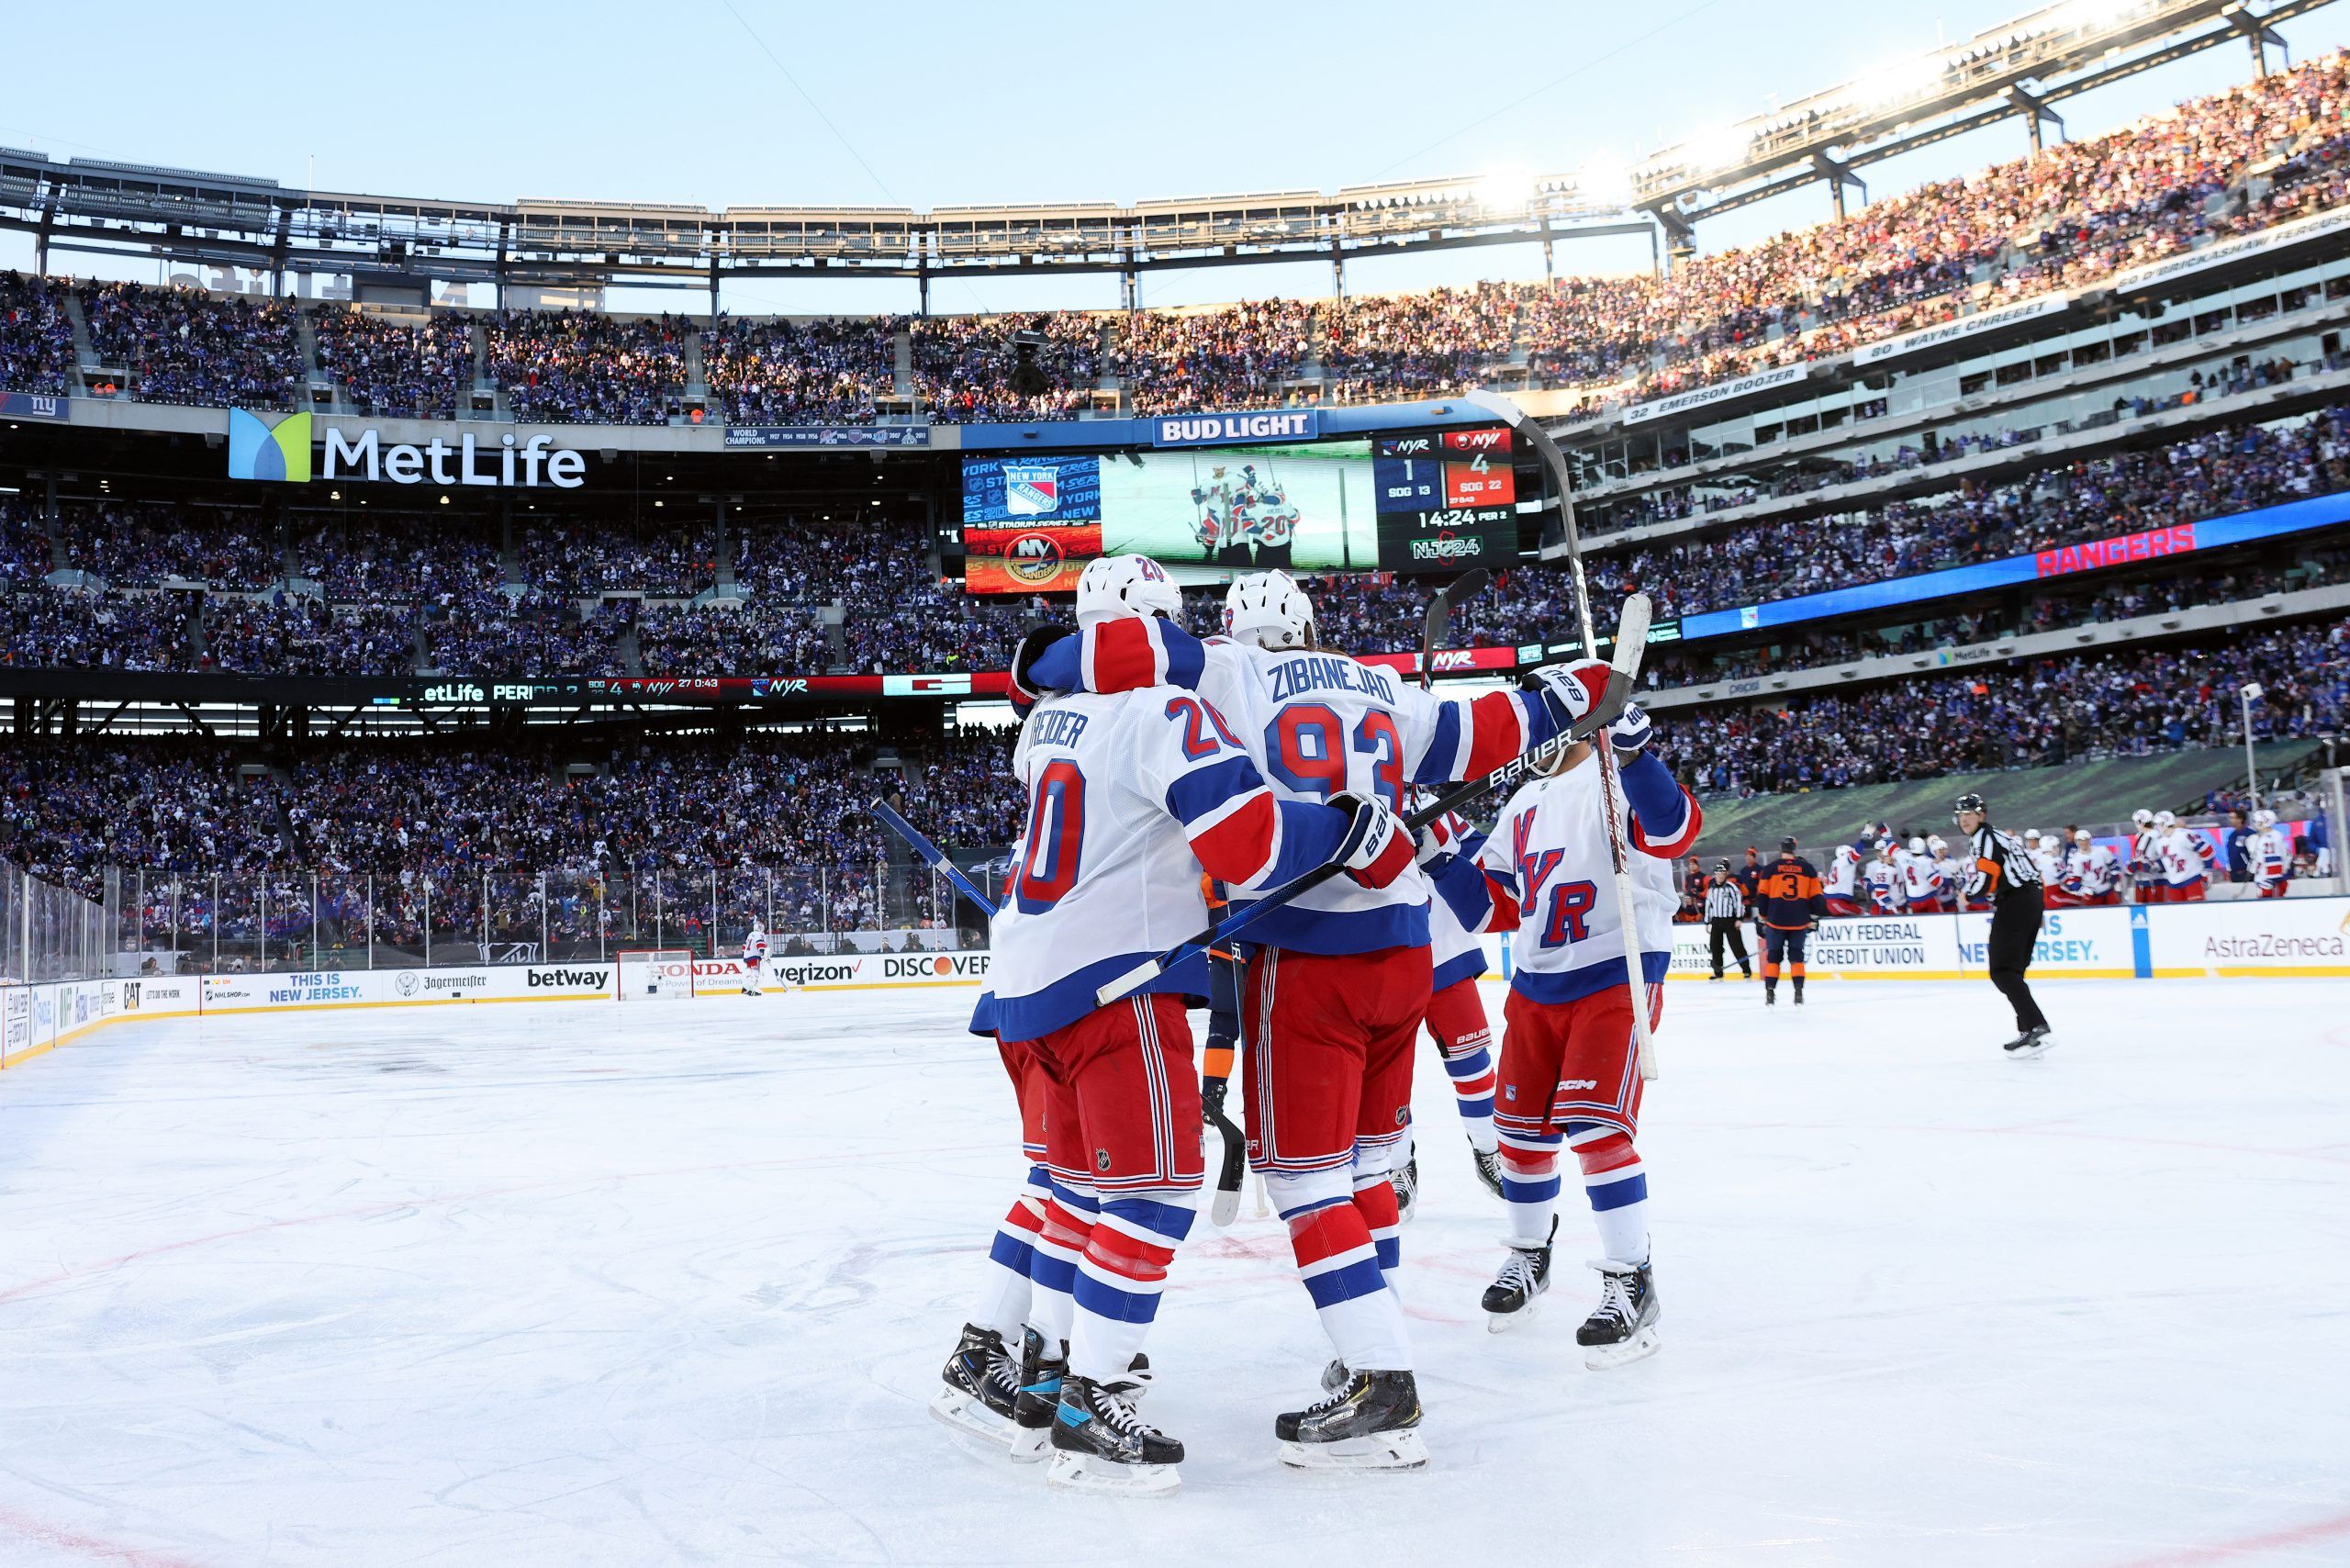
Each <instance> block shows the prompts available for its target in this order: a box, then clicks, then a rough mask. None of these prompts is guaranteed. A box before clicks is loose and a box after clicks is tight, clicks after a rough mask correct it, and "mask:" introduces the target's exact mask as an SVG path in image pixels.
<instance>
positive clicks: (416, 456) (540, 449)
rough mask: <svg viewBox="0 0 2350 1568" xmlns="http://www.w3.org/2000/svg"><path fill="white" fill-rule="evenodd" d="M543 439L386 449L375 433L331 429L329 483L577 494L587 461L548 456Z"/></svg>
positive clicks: (466, 440)
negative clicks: (546, 488)
mask: <svg viewBox="0 0 2350 1568" xmlns="http://www.w3.org/2000/svg"><path fill="white" fill-rule="evenodd" d="M551 444H552V443H551V442H549V441H548V438H547V437H545V436H543V435H534V436H532V438H531V439H530V440H528V441H526V442H517V441H516V440H515V439H514V438H513V437H512V436H510V435H508V436H501V437H499V438H498V449H497V450H495V451H492V452H485V451H481V450H479V449H477V448H476V445H475V442H474V438H473V436H472V435H471V434H470V433H468V434H465V435H463V436H460V437H459V438H458V439H457V441H456V442H455V444H454V445H452V444H451V443H450V442H445V441H443V440H442V439H441V438H440V437H439V436H434V437H433V438H432V439H431V441H429V442H425V443H424V444H423V445H422V446H408V445H404V444H397V443H395V444H391V445H386V444H384V443H383V442H382V441H381V439H380V438H379V437H378V436H377V434H376V432H375V431H372V430H370V431H360V432H359V438H358V439H357V440H356V441H353V440H351V439H350V438H348V437H346V436H345V435H344V434H343V433H342V432H341V431H339V430H336V429H334V428H333V427H332V426H329V427H328V428H327V451H326V472H325V477H327V478H329V479H366V480H371V481H372V480H387V481H389V482H390V483H392V484H395V485H481V486H487V487H489V488H492V489H496V488H498V487H509V488H521V489H526V490H528V489H536V488H537V487H539V486H540V485H542V484H545V485H552V486H554V487H555V488H556V489H558V490H576V489H577V488H578V487H580V486H582V485H584V484H586V483H587V482H588V459H587V458H586V457H585V456H584V455H582V454H579V453H576V452H571V451H568V450H550V446H551Z"/></svg>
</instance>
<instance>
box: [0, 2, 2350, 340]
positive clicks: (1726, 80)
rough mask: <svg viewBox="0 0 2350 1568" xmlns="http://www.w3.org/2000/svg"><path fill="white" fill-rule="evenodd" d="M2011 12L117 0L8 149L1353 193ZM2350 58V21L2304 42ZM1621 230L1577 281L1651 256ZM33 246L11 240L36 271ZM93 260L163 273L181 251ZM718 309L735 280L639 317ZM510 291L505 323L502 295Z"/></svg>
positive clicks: (9, 115) (539, 169) (1667, 118)
mask: <svg viewBox="0 0 2350 1568" xmlns="http://www.w3.org/2000/svg"><path fill="white" fill-rule="evenodd" d="M2028 8H2029V7H2028V6H2022V5H2017V4H2010V3H2007V0H1949V3H1947V4H1942V5H1939V6H1917V5H1904V4H1900V3H1899V0H1807V3H1805V4H1776V3H1773V4H1764V3H1762V0H1652V3H1651V4H1645V5H1638V6H1591V5H1587V4H1582V3H1572V0H1571V3H1565V4H1554V5H1549V6H1529V5H1509V4H1499V5H1493V6H1483V7H1479V6H1449V5H1429V4H1418V5H1397V4H1388V3H1385V0H1355V3H1351V4H1347V5H1333V4H1322V5H1304V6H1299V5H1291V6H1266V5H1261V4H1253V5H1243V4H1228V3H1225V0H1186V3H1185V4H1182V5H1163V6H1162V5H1154V6H1135V5H1108V4H1092V5H1063V4H1013V3H1009V0H996V3H994V4H990V5H969V4H963V5H940V4H930V3H927V0H896V3H894V4H865V5H828V6H793V5H789V4H784V3H782V0H670V3H668V4H666V5H658V6H648V5H617V4H608V3H605V0H573V3H570V4H565V5H559V6H558V5H542V4H527V5H526V4H515V3H499V0H489V3H487V4H484V5H480V6H473V7H451V8H446V9H442V8H435V7H425V8H414V7H409V8H399V7H394V8H389V9H386V8H384V7H380V6H370V7H360V6H319V5H316V4H310V5H303V6H282V5H271V4H245V5H239V6H229V7H226V8H216V9H214V10H211V11H207V10H204V9H203V8H200V7H198V8H194V9H191V8H190V7H189V6H186V5H185V4H173V5H168V6H166V5H160V4H151V3H149V0H108V4H106V5H105V6H101V7H98V8H96V9H94V10H84V9H81V8H79V7H74V6H35V5H31V4H17V5H14V6H7V7H6V8H5V10H0V50H5V52H6V54H7V56H9V57H10V60H11V69H10V70H9V72H8V73H7V74H8V88H7V91H6V94H5V95H0V142H5V143H6V145H10V146H16V147H28V148H32V149H35V150H38V151H44V152H47V153H49V154H50V155H51V156H53V157H54V156H60V155H69V156H86V157H99V158H116V159H122V160H126V161H129V162H151V163H166V164H173V165H177V166H181V167H188V168H197V169H207V170H213V171H218V172H223V173H233V174H253V175H260V176H263V177H267V178H273V179H276V180H278V181H281V182H283V183H285V184H286V185H295V186H299V185H304V184H306V183H308V184H310V185H315V186H316V187H317V188H319V189H322V190H341V191H359V192H369V193H375V194H389V195H416V196H464V197H476V198H480V199H486V200H511V199H514V198H516V197H521V196H554V197H574V198H588V197H592V198H597V199H602V200H616V201H647V202H686V203H692V204H697V205H701V206H707V207H722V206H725V205H727V204H729V203H750V202H761V203H776V204H783V205H790V204H797V203H849V204H857V205H865V204H875V205H902V206H910V207H945V206H953V205H957V204H962V203H985V202H999V201H1029V200H1046V201H1060V200H1107V201H1119V202H1125V201H1133V200H1136V199H1142V198H1148V197H1156V196H1187V195H1201V194H1210V193H1225V192H1237V191H1256V190H1288V189H1309V188H1310V189H1319V190H1324V191H1333V190H1337V188H1339V187H1340V186H1344V185H1360V184H1365V183H1369V182H1373V181H1378V180H1382V179H1404V178H1419V177H1440V176H1449V175H1457V174H1478V173H1484V172H1489V171H1494V170H1501V169H1514V170H1517V171H1521V172H1526V173H1544V172H1552V171H1564V170H1571V169H1573V168H1575V167H1577V166H1578V165H1580V164H1582V163H1583V162H1585V161H1587V160H1589V159H1591V158H1593V157H1595V156H1602V157H1612V158H1614V159H1617V160H1619V161H1625V162H1628V161H1630V160H1632V159H1634V158H1637V157H1638V156H1639V155H1640V154H1641V153H1643V152H1645V151H1652V150H1653V149H1655V148H1657V147H1658V146H1660V145H1663V144H1666V143H1669V142H1672V141H1675V140H1681V139H1682V138H1684V137H1685V136H1687V135H1689V134H1691V133H1692V132H1695V131H1697V130H1699V129H1703V128H1705V127H1707V126H1718V125H1722V124H1727V123H1729V122H1730V121H1732V120H1735V119H1738V118H1742V117H1744V116H1746V115H1749V114H1752V113H1758V112H1761V111H1762V110H1765V109H1767V108H1769V107H1770V106H1773V105H1774V104H1776V103H1779V102H1784V101H1785V100H1788V99H1791V98H1796V97H1799V96H1802V95H1805V94H1807V93H1809V92H1813V91H1817V90H1818V89H1820V88H1824V87H1829V86H1832V85H1834V84H1838V83H1840V82H1842V81H1845V80H1848V79H1850V78H1852V77H1854V76H1857V75H1862V74H1865V73H1868V72H1870V71H1871V70H1872V69H1875V68H1880V67H1884V66H1886V65H1888V64H1891V63H1893V62H1897V61H1900V60H1902V59H1904V58H1906V57H1909V56H1913V55H1915V54H1916V53H1918V52H1919V51H1920V50H1927V49H1930V48H1931V47H1933V46H1934V45H1935V44H1936V43H1937V42H1938V41H1955V40H1957V39H1963V38H1965V37H1969V36H1971V35H1973V34H1974V33H1975V32H1978V31H1980V30H1982V29H1984V28H1988V27H1991V26H1993V25H1996V24H1997V23H1999V22H2001V21H2004V20H2007V19H2008V18H2009V17H2014V16H2017V15H2019V14H2020V13H2021V12H2022V11H2023V10H2025V9H2028ZM2284 30H2285V32H2286V35H2287V37H2288V39H2289V40H2290V41H2291V43H2292V45H2293V53H2294V58H2295V60H2297V61H2299V60H2302V59H2306V58H2309V57H2310V56H2311V55H2312V54H2314V53H2317V52H2322V51H2324V50H2332V49H2334V48H2337V47H2341V46H2343V45H2344V44H2345V43H2350V4H2337V5H2333V6H2327V7H2325V8H2323V9H2321V10H2320V11H2318V12H2316V13H2315V14H2313V15H2312V16H2310V17H2305V18H2303V19H2302V20H2300V21H2299V22H2296V23H2293V24H2290V25H2288V27H2287V28H2285V29H2284ZM2250 71H2251V61H2250V58H2249V54H2248V51H2247V50H2245V49H2244V48H2243V47H2241V46H2227V47H2222V48H2221V49H2217V50H2209V51H2207V52H2205V53H2204V54H2201V55H2199V56H2197V57H2196V58H2195V59H2194V60H2192V61H2189V62H2182V63H2180V64H2178V65H2175V66H2171V67H2168V68H2166V69H2165V70H2162V71H2158V72H2154V73H2147V74H2146V75H2144V76H2142V77H2140V78H2137V79H2135V80H2133V81H2132V82H2129V83H2125V84H2121V85H2119V86H2116V87H2113V88H2109V89H2108V90H2106V91H2105V92H2104V93H2102V94H2097V95H2089V96H2087V97H2086V98H2082V99H2076V100H2074V101H2073V102H2071V103H2069V104H2067V105H2066V106H2065V118H2066V120H2067V122H2068V126H2069V128H2070V129H2071V130H2072V132H2073V133H2074V134H2075V135H2076V136H2080V135H2090V134H2095V133H2097V132H2098V131H2100V130H2105V129H2111V128H2113V127H2114V126H2116V125H2119V124H2121V123H2123V122H2125V121H2127V120H2129V119H2132V118H2136V117H2137V116H2139V115H2142V114H2143V113H2146V112H2148V111H2149V110H2152V109H2157V108H2160V107H2161V106H2164V105H2165V104H2168V103H2171V102H2175V101H2177V99H2179V98H2181V97H2186V96H2190V95H2195V94H2198V93H2202V92H2208V91H2210V90H2212V89H2214V88H2217V87H2221V86H2225V85H2227V84H2230V83H2232V82H2235V81H2239V80H2242V79H2243V78H2244V77H2245V76H2247V75H2248V74H2249V73H2250ZM2025 146H2026V143H2025V140H2024V131H2023V128H2022V126H2021V124H2020V122H2013V123H2009V124H2007V125H2003V126H2001V127H1998V128H1997V129H1993V130H1990V131H1985V132H1977V133H1975V135H1973V136H1970V137H1967V138H1963V139H1959V140H1953V141H1951V142H1947V143H1943V144H1942V145H1941V146H1939V147H1936V148H1931V149H1929V150H1927V151H1922V152H1919V153H1917V154H1913V155H1911V156H1910V157H1908V158H1906V159H1900V160H1896V161H1893V162H1888V163H1886V164H1880V165H1877V166H1876V167H1874V168H1873V169H1871V170H1869V171H1868V172H1867V173H1868V179H1869V183H1870V189H1871V194H1872V195H1873V196H1881V195H1886V194H1889V193H1891V192H1894V191H1897V190H1901V189H1905V188H1908V187H1909V186H1911V185H1916V184H1918V183H1919V182H1920V181H1922V180H1926V179H1930V178H1935V177H1938V176H1941V175H1944V174H1953V173H1957V172H1961V171H1964V170H1966V169H1970V168H1976V167H1981V166H1982V165H1984V164H1986V163H1988V162H1995V161H1997V160H2000V159H2005V158H2009V157H2014V156H2017V155H2018V154H2020V152H2021V151H2024V149H2025ZM1827 214H1828V202H1827V196H1826V194H1825V193H1824V191H1819V190H1811V191H1806V192H1803V193H1800V194H1798V195H1796V196H1788V197H1783V198H1781V199H1780V200H1778V201H1776V202H1774V203H1772V204H1768V205H1766V206H1763V207H1756V208H1753V209H1751V210H1750V211H1748V212H1744V213H1740V214H1735V215H1732V216H1730V217H1729V218H1721V219H1718V220H1716V221H1714V222H1713V223H1710V224H1707V225H1706V226H1705V227H1704V228H1702V229H1701V230H1700V239H1701V241H1702V242H1703V243H1704V244H1705V245H1706V246H1707V248H1708V249H1718V248H1721V247H1723V246H1727V245H1731V244H1736V243H1739V242H1741V241H1748V240H1751V239H1754V238H1756V237H1758V236H1759V235H1761V234H1762V233H1764V232H1768V231H1770V230H1776V229H1780V228H1785V227H1787V226H1790V225H1797V224H1803V223H1807V222H1813V221H1817V220H1818V219H1819V218H1823V217H1825V216H1827ZM1647 251H1648V247H1647V245H1646V243H1645V242H1643V241H1630V242H1612V243H1602V242H1585V243H1584V244H1583V245H1580V246H1577V247H1572V248H1570V249H1568V250H1566V251H1565V252H1562V253H1561V268H1562V270H1572V271H1596V270H1615V269H1621V268H1625V267H1629V266H1635V265H1640V264H1644V263H1645V262H1646V258H1647ZM29 254H30V249H29V245H28V244H27V243H25V242H24V241H22V239H21V237H19V236H15V235H0V263H14V264H23V263H26V262H27V261H28V259H29ZM57 264H58V265H59V266H60V267H73V268H76V269H79V270H84V271H93V272H99V273H102V274H106V275H119V276H130V277H144V278H147V279H149V280H152V279H153V278H154V276H155V274H156V269H155V267H154V264H153V263H145V264H144V265H143V267H142V266H139V265H134V266H131V267H129V268H124V267H120V266H114V267H108V266H106V265H105V264H104V263H98V262H96V261H95V260H94V259H92V258H88V257H80V256H75V257H61V258H60V259H59V261H58V263H57ZM1540 273H1541V255H1540V252H1539V250H1538V249H1536V248H1534V247H1531V246H1527V247H1508V248H1498V249H1494V250H1487V251H1477V252H1462V253H1456V254H1454V255H1450V256H1439V257H1428V258H1395V259H1393V260H1388V261H1383V262H1379V263H1359V264H1357V265H1355V266H1353V267H1350V268H1349V270H1348V287H1349V289H1350V290H1353V291H1371V290H1378V289H1390V288H1407V287H1415V286H1426V285H1428V284H1431V283H1440V282H1462V281H1467V280H1469V279H1472V278H1475V277H1480V276H1488V277H1526V276H1539V275H1540ZM1146 284H1147V293H1146V302H1147V303H1157V304H1184V303H1191V302H1194V301H1201V300H1214V299H1226V298H1233V297H1240V296H1244V295H1246V296H1257V297H1262V296H1264V295H1269V294H1276V293H1284V294H1293V295H1304V296H1319V295H1323V294H1326V293H1327V292H1328V291H1329V287H1330V274H1329V269H1328V268H1327V267H1326V266H1323V265H1319V264H1315V265H1292V266H1283V267H1268V268H1251V269H1232V270H1229V271H1217V270H1199V271H1192V272H1185V273H1179V274H1153V275H1151V276H1150V277H1148V278H1147V279H1146ZM1116 289H1117V285H1116V281H1115V279H1114V278H1110V277H1087V278H1079V279H1064V280H1041V281H1039V280H1030V279H1007V280H988V281H982V282H979V283H975V284H970V285H961V284H948V285H942V286H939V287H938V288H936V289H935V290H934V295H933V306H934V308H936V309H941V310H950V311H963V310H973V309H1028V308H1043V307H1046V306H1052V305H1063V306H1076V307H1109V306H1113V305H1114V304H1115V303H1116V302H1117V294H1116ZM665 298H666V300H667V301H668V302H671V303H674V304H676V305H677V306H679V307H681V308H688V309H691V308H699V304H700V299H699V296H691V295H679V296H667V297H665V296H661V295H657V294H641V295H637V296H632V297H629V298H627V299H625V300H621V299H616V300H615V301H614V303H615V305H621V306H625V307H626V308H658V306H659V305H660V304H661V303H663V302H664V300H665ZM726 302H727V305H728V307H729V308H732V309H735V310H739V311H746V312H747V311H758V310H777V309H788V310H803V311H804V310H877V309H901V308H911V307H912V284H910V283H908V284H902V285H901V284H894V283H890V284H882V283H870V284H832V285H827V284H813V283H796V282H778V281H772V280H760V281H756V282H753V283H748V284H744V285H742V286H738V287H732V288H730V289H729V290H728V292H727V297H726ZM483 303H487V300H486V299H485V300H484V301H483Z"/></svg>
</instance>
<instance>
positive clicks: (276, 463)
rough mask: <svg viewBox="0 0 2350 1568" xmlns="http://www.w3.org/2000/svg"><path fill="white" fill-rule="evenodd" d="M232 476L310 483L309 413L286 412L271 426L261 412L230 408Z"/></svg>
mask: <svg viewBox="0 0 2350 1568" xmlns="http://www.w3.org/2000/svg"><path fill="white" fill-rule="evenodd" d="M229 478H231V479H265V480H272V481H274V482H276V483H279V484H285V485H307V484H308V483H309V482H310V416H309V415H308V414H287V415H285V416H284V417H283V418H281V419H280V420H278V421H277V423H276V424H275V425H274V426H271V425H269V424H267V423H265V422H264V421H263V419H262V416H261V415H259V414H254V413H248V412H246V411H245V410H244V409H229Z"/></svg>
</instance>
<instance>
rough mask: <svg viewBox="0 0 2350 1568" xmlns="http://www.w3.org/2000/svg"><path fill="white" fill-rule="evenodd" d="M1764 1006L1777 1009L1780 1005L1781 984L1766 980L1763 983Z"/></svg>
mask: <svg viewBox="0 0 2350 1568" xmlns="http://www.w3.org/2000/svg"><path fill="white" fill-rule="evenodd" d="M1762 1005H1763V1006H1765V1007H1776V1006H1777V1005H1779V982H1778V981H1777V980H1764V981H1763V982H1762Z"/></svg>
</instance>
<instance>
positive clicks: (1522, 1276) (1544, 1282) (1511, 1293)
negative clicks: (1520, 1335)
mask: <svg viewBox="0 0 2350 1568" xmlns="http://www.w3.org/2000/svg"><path fill="white" fill-rule="evenodd" d="M1558 1234H1559V1217H1558V1215H1551V1216H1550V1236H1549V1237H1546V1238H1543V1242H1542V1245H1541V1246H1539V1247H1526V1246H1521V1245H1520V1244H1519V1243H1517V1242H1515V1241H1513V1242H1511V1243H1510V1244H1509V1260H1508V1261H1506V1262H1505V1263H1504V1264H1503V1265H1502V1271H1501V1272H1500V1273H1499V1274H1497V1275H1495V1276H1494V1282H1493V1283H1492V1284H1490V1285H1487V1286H1486V1287H1485V1301H1484V1307H1485V1327H1486V1329H1487V1330H1488V1331H1490V1332H1492V1333H1494V1334H1499V1333H1501V1332H1503V1331H1504V1330H1505V1329H1510V1328H1515V1327H1517V1326H1518V1325H1519V1324H1521V1323H1523V1322H1525V1321H1526V1320H1527V1318H1529V1317H1532V1316H1534V1314H1535V1313H1536V1311H1538V1310H1539V1307H1540V1305H1541V1302H1540V1297H1541V1295H1542V1293H1543V1292H1544V1291H1547V1290H1549V1289H1550V1242H1551V1240H1552V1239H1554V1238H1556V1237H1557V1236H1558Z"/></svg>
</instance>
